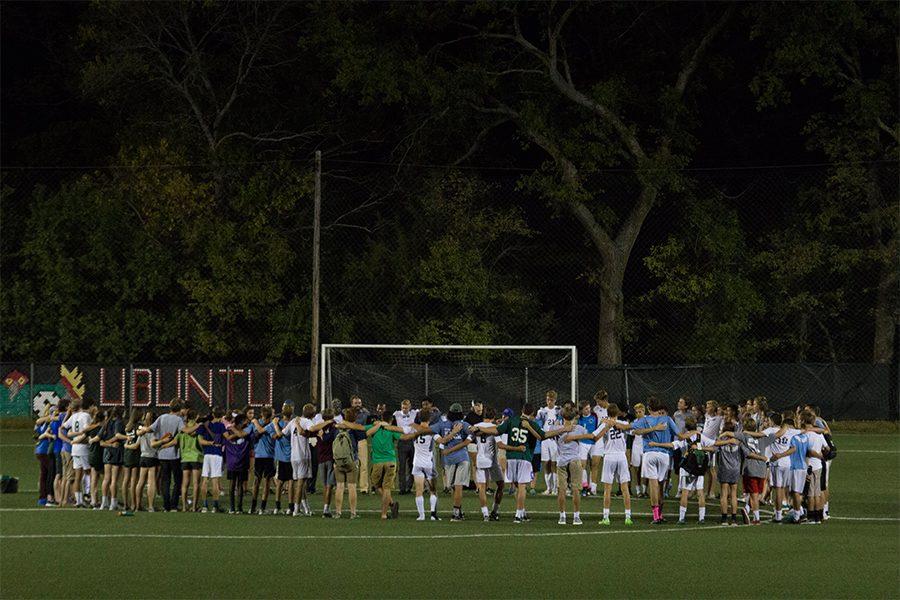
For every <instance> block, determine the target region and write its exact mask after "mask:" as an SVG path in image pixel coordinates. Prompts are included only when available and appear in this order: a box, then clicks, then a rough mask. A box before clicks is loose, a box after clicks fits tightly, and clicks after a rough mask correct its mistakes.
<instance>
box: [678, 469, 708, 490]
mask: <svg viewBox="0 0 900 600" xmlns="http://www.w3.org/2000/svg"><path fill="white" fill-rule="evenodd" d="M679 473H680V475H679V477H678V489H679V490H681V491H683V492H684V491H687V492H695V491H696V492H702V491H703V475H699V476H698V475H691V474H690V473H688V472H687V471H685V470H684V469H679Z"/></svg>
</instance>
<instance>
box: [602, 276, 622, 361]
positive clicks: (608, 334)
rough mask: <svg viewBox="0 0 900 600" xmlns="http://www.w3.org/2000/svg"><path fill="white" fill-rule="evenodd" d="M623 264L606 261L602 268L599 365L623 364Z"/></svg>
mask: <svg viewBox="0 0 900 600" xmlns="http://www.w3.org/2000/svg"><path fill="white" fill-rule="evenodd" d="M611 263H614V264H611ZM623 265H624V263H623V262H622V261H621V260H616V261H604V264H603V268H602V269H601V270H600V327H599V331H598V335H597V343H598V347H597V364H599V365H620V364H622V325H623V324H624V322H625V308H624V305H625V299H624V296H623V294H622V282H623V280H624V278H625V269H624V267H623Z"/></svg>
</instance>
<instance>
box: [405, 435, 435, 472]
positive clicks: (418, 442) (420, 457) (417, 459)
mask: <svg viewBox="0 0 900 600" xmlns="http://www.w3.org/2000/svg"><path fill="white" fill-rule="evenodd" d="M414 431H416V429H415V428H413V427H411V426H406V427H404V428H403V432H404V433H413V432H414ZM439 437H441V436H439V435H436V434H433V433H426V434H423V435H420V436H418V437H417V438H414V439H413V465H414V466H418V467H420V468H431V467H433V466H434V441H435V440H436V439H438V438H439Z"/></svg>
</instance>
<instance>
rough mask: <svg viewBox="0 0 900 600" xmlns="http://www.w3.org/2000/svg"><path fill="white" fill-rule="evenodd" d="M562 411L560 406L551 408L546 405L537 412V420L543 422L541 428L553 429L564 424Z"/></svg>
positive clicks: (545, 429)
mask: <svg viewBox="0 0 900 600" xmlns="http://www.w3.org/2000/svg"><path fill="white" fill-rule="evenodd" d="M561 413H562V411H561V410H560V409H559V407H558V406H554V407H553V408H550V407H549V406H545V407H543V408H542V409H540V410H538V412H537V420H538V421H540V422H541V423H543V425H542V426H541V428H542V429H543V430H544V431H553V430H554V429H559V428H560V427H561V426H562V414H561Z"/></svg>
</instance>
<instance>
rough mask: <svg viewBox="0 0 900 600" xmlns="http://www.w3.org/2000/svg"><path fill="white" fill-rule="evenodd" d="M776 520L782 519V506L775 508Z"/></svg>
mask: <svg viewBox="0 0 900 600" xmlns="http://www.w3.org/2000/svg"><path fill="white" fill-rule="evenodd" d="M775 520H776V521H780V520H781V508H780V507H779V508H776V509H775Z"/></svg>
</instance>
